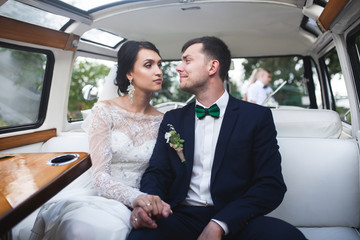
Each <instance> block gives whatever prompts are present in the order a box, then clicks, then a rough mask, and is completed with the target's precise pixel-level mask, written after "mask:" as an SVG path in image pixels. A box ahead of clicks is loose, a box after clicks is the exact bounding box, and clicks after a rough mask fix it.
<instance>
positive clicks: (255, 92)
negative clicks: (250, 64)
mask: <svg viewBox="0 0 360 240" xmlns="http://www.w3.org/2000/svg"><path fill="white" fill-rule="evenodd" d="M270 82H271V74H270V73H269V72H268V71H266V70H265V69H263V68H257V69H255V70H254V71H253V73H252V74H251V77H250V84H249V87H248V89H247V91H246V100H247V101H248V102H252V103H256V104H259V105H264V104H265V100H266V99H267V98H268V96H269V95H270V94H271V93H273V90H272V88H271V87H270V86H269V85H270ZM274 101H275V100H274V99H272V102H274Z"/></svg>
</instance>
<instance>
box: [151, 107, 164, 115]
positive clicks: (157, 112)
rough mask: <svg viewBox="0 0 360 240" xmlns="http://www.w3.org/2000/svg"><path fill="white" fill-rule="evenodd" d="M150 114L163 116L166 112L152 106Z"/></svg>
mask: <svg viewBox="0 0 360 240" xmlns="http://www.w3.org/2000/svg"><path fill="white" fill-rule="evenodd" d="M150 115H152V116H155V117H163V116H164V113H162V112H160V111H159V110H157V109H156V108H155V107H153V106H151V111H150Z"/></svg>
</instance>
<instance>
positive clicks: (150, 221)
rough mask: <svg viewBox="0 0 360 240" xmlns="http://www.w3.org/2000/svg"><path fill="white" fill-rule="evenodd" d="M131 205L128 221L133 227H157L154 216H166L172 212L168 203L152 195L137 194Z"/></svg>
mask: <svg viewBox="0 0 360 240" xmlns="http://www.w3.org/2000/svg"><path fill="white" fill-rule="evenodd" d="M132 205H133V207H134V210H133V211H132V213H131V217H130V222H131V225H132V226H133V227H134V228H135V229H138V228H157V224H156V222H155V219H156V218H160V217H164V218H167V217H168V216H169V215H170V214H172V211H171V209H170V205H169V204H167V203H165V202H164V201H162V200H161V199H160V197H158V196H154V195H145V194H142V195H139V196H138V197H137V198H135V199H134V201H133V202H132Z"/></svg>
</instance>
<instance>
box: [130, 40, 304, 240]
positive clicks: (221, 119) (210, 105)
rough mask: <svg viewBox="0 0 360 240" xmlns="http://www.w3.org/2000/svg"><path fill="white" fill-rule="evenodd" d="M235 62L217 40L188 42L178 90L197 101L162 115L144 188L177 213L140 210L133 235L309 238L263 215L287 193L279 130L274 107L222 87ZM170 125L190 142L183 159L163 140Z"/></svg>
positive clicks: (134, 218)
mask: <svg viewBox="0 0 360 240" xmlns="http://www.w3.org/2000/svg"><path fill="white" fill-rule="evenodd" d="M230 62H231V56H230V51H229V50H228V47H227V46H226V45H225V43H224V42H223V41H221V40H220V39H218V38H215V37H202V38H197V39H193V40H190V41H188V42H187V43H185V45H184V46H183V49H182V62H181V64H180V65H179V66H178V67H177V68H176V70H177V72H178V73H179V74H180V88H181V89H182V90H184V91H187V92H190V93H193V94H195V95H196V102H195V103H190V104H188V105H187V106H185V107H183V108H181V109H176V110H172V111H169V112H167V113H166V114H165V115H164V119H163V121H162V123H161V126H160V129H159V135H158V138H157V142H156V145H155V148H154V151H153V155H152V157H151V159H150V165H149V167H148V169H147V170H146V171H145V173H144V175H143V178H142V181H141V191H143V192H146V193H149V194H154V195H158V196H159V197H160V198H161V199H162V200H163V201H165V202H167V203H169V204H170V205H171V207H172V211H173V212H172V214H170V215H169V216H168V213H163V216H165V217H162V218H161V217H159V216H151V215H147V214H146V213H145V210H144V209H142V208H135V209H134V210H133V212H132V216H131V223H132V225H133V227H134V230H132V232H131V233H130V235H129V238H128V239H130V240H134V239H164V240H165V239H166V240H169V239H171V240H173V239H181V240H184V239H185V240H189V239H206V240H209V239H222V238H225V239H269V240H281V239H284V240H285V239H286V240H289V239H291V240H297V239H305V237H304V236H303V235H302V233H301V232H300V231H299V230H297V229H296V228H295V227H293V226H292V225H290V224H288V223H286V222H284V221H282V220H279V219H275V218H271V217H265V216H264V215H266V214H267V213H269V212H271V211H272V210H274V209H275V208H276V207H277V206H279V204H280V203H281V201H282V200H283V197H284V194H285V192H286V186H285V183H284V180H283V177H282V173H281V165H280V163H281V156H280V153H279V151H278V148H279V147H278V145H277V140H276V130H275V126H274V123H273V118H272V114H271V111H270V109H268V108H265V107H262V106H258V105H255V104H252V103H247V102H244V101H240V100H237V99H235V98H233V97H232V96H230V95H229V94H228V92H227V91H226V90H225V89H224V87H223V81H224V79H225V78H226V76H227V72H228V70H229V67H230ZM169 124H170V125H169ZM171 127H173V129H172V130H175V131H176V133H178V134H179V135H180V138H181V139H183V140H184V142H183V154H184V156H185V162H182V161H181V160H180V157H179V155H178V154H177V153H178V152H177V151H175V149H174V145H170V143H171V141H170V142H168V141H167V139H165V136H168V135H169V134H167V133H169V132H170V131H171V129H170V128H171ZM150 216H151V217H152V218H150Z"/></svg>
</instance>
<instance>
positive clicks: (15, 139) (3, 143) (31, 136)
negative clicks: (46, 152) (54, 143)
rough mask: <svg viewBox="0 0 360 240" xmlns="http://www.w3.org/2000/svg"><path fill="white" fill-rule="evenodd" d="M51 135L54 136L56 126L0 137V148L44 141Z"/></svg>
mask: <svg viewBox="0 0 360 240" xmlns="http://www.w3.org/2000/svg"><path fill="white" fill-rule="evenodd" d="M52 137H56V128H52V129H48V130H43V131H38V132H33V133H26V134H21V135H17V136H11V137H4V138H0V150H6V149H10V148H15V147H21V146H25V145H29V144H33V143H38V142H45V141H47V140H49V139H50V138H52Z"/></svg>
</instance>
